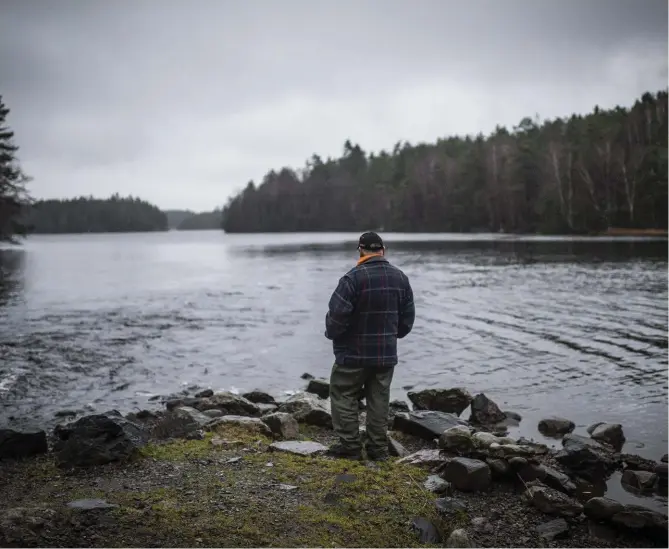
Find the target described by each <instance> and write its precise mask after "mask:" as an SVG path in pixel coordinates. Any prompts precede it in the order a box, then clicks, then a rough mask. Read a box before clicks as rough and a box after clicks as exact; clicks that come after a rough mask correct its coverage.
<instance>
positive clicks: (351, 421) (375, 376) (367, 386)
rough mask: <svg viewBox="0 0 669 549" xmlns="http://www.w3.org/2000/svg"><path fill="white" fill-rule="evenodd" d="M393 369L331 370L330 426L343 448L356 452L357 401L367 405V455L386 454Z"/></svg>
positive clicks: (341, 367)
mask: <svg viewBox="0 0 669 549" xmlns="http://www.w3.org/2000/svg"><path fill="white" fill-rule="evenodd" d="M394 371H395V368H394V367H391V368H370V367H357V366H340V365H339V364H336V363H335V365H334V366H333V367H332V374H331V376H330V404H331V408H332V425H333V427H334V430H335V432H336V433H337V436H338V437H339V442H340V443H341V445H342V446H343V447H345V448H348V449H351V450H359V449H360V447H361V444H360V425H359V421H358V414H359V409H358V400H359V399H360V395H361V393H362V394H364V396H365V399H366V401H367V425H366V427H367V452H368V454H371V455H374V456H375V457H380V456H384V455H387V454H388V405H389V403H390V384H391V383H392V380H393V373H394Z"/></svg>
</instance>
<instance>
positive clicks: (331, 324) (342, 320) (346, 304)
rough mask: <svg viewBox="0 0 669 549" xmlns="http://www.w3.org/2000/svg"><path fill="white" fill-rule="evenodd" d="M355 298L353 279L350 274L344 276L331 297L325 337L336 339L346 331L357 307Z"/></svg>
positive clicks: (326, 318) (326, 317)
mask: <svg viewBox="0 0 669 549" xmlns="http://www.w3.org/2000/svg"><path fill="white" fill-rule="evenodd" d="M355 298H356V296H355V288H354V286H353V281H352V280H351V279H350V278H349V277H348V276H343V277H342V278H341V279H339V284H338V285H337V288H336V289H335V291H334V292H333V293H332V297H330V303H329V305H328V312H327V314H326V315H325V337H327V338H328V339H332V340H335V339H338V338H340V337H341V336H343V335H344V334H345V333H346V330H348V327H349V326H350V323H351V315H352V314H353V310H354V308H355Z"/></svg>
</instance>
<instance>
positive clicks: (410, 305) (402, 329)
mask: <svg viewBox="0 0 669 549" xmlns="http://www.w3.org/2000/svg"><path fill="white" fill-rule="evenodd" d="M415 319H416V307H415V305H414V302H413V290H412V289H411V284H410V283H409V279H408V278H407V279H406V288H405V289H404V300H403V301H402V303H401V305H400V314H399V322H398V325H397V337H398V338H399V339H402V338H403V337H405V336H407V335H409V333H410V332H411V329H412V328H413V322H414V320H415Z"/></svg>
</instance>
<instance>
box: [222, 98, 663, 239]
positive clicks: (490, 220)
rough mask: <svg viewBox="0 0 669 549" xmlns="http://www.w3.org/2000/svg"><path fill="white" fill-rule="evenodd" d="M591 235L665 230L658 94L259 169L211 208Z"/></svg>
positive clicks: (319, 221)
mask: <svg viewBox="0 0 669 549" xmlns="http://www.w3.org/2000/svg"><path fill="white" fill-rule="evenodd" d="M375 228H379V229H383V230H385V231H425V232H442V231H443V232H474V231H485V232H498V231H504V232H519V233H553V234H556V233H599V232H603V231H607V230H610V229H615V228H636V229H659V230H666V228H667V92H666V91H661V92H658V93H657V94H651V93H645V94H644V95H643V96H642V97H641V98H640V99H639V100H637V101H636V102H635V103H634V105H633V106H632V107H631V108H623V107H616V108H614V109H610V110H603V109H600V108H598V107H595V108H594V110H593V112H592V113H590V114H588V115H586V116H580V115H573V116H571V117H570V118H566V119H555V120H546V121H539V120H537V119H531V118H524V119H523V120H521V121H520V123H519V124H518V126H516V127H514V128H513V129H512V130H511V131H509V130H507V129H505V128H502V127H497V129H496V130H495V131H494V132H493V133H492V134H491V135H489V136H487V137H485V136H483V135H478V136H476V137H464V138H462V137H448V138H444V139H440V140H438V141H437V142H436V143H434V144H418V145H410V144H408V143H398V144H397V145H395V148H394V149H393V150H392V151H391V152H386V151H383V152H381V153H379V154H367V153H366V152H365V151H364V150H363V149H362V148H361V147H360V146H359V145H357V144H352V143H351V142H350V141H347V142H346V143H345V145H344V154H343V156H342V157H341V158H337V159H330V158H329V159H327V160H323V159H321V158H320V157H318V156H316V155H314V156H312V158H311V159H310V160H309V161H308V162H307V164H306V166H305V167H304V168H303V169H301V170H298V171H295V170H291V169H288V168H283V169H281V170H279V171H270V172H269V173H268V174H267V175H266V176H265V177H264V179H263V181H262V183H261V184H260V185H258V186H256V185H255V184H254V183H253V182H249V183H248V185H247V186H246V188H245V189H244V190H243V191H242V192H240V193H239V194H238V195H237V196H235V197H234V198H232V199H231V200H230V201H229V202H228V204H227V205H226V207H225V208H224V210H223V229H224V230H225V231H226V232H230V233H233V232H279V231H362V230H366V229H375Z"/></svg>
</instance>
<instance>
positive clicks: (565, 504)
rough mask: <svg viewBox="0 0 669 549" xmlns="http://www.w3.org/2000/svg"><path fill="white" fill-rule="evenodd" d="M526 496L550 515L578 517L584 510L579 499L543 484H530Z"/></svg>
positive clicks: (540, 509)
mask: <svg viewBox="0 0 669 549" xmlns="http://www.w3.org/2000/svg"><path fill="white" fill-rule="evenodd" d="M525 497H526V498H527V500H528V501H529V502H530V503H532V504H533V505H534V506H535V507H536V508H537V509H539V511H541V512H543V513H546V514H548V515H558V516H562V517H577V516H578V515H580V514H581V513H582V512H583V506H582V505H581V504H580V503H579V502H578V501H576V500H575V499H572V498H570V497H569V496H567V495H566V494H564V493H562V492H560V491H558V490H554V489H553V488H549V487H548V486H543V485H541V484H534V485H532V486H528V488H527V490H526V491H525Z"/></svg>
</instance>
